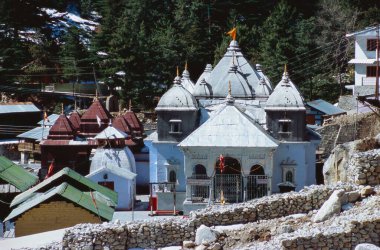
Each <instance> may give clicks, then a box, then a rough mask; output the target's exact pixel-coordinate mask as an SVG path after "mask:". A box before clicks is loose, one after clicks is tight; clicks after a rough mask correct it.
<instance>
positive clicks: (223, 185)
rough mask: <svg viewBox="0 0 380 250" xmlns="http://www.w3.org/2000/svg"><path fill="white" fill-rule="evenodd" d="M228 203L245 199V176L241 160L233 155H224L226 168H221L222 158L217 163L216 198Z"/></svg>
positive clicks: (215, 178) (215, 177)
mask: <svg viewBox="0 0 380 250" xmlns="http://www.w3.org/2000/svg"><path fill="white" fill-rule="evenodd" d="M222 191H223V197H224V201H225V202H228V203H235V202H242V201H243V178H242V171H241V165H240V162H239V161H238V160H237V159H235V158H232V157H224V169H223V171H221V169H220V159H218V160H217V161H216V163H215V176H214V200H215V201H216V202H218V201H219V202H221V201H222V200H221V193H222Z"/></svg>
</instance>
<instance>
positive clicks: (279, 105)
mask: <svg viewBox="0 0 380 250" xmlns="http://www.w3.org/2000/svg"><path fill="white" fill-rule="evenodd" d="M265 110H305V105H304V102H303V98H302V96H301V94H300V92H299V91H298V89H297V88H296V86H295V85H294V84H293V83H292V82H291V80H290V79H289V75H288V73H287V72H286V71H285V72H284V74H283V76H282V79H281V81H280V82H279V83H278V84H277V86H276V88H275V89H274V90H273V92H272V94H271V95H270V96H269V98H268V101H267V103H266V107H265Z"/></svg>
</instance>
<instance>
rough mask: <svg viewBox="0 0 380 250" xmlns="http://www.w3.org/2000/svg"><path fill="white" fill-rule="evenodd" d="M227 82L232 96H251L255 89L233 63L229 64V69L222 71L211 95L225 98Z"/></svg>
mask: <svg viewBox="0 0 380 250" xmlns="http://www.w3.org/2000/svg"><path fill="white" fill-rule="evenodd" d="M229 82H231V95H232V96H233V97H236V98H249V97H251V98H253V96H254V94H255V91H254V90H253V89H252V86H251V85H250V84H249V83H248V81H247V79H246V78H245V76H244V74H243V73H242V72H241V71H239V69H238V67H237V66H236V65H235V64H234V63H232V64H231V65H230V69H229V70H228V71H226V72H225V73H224V77H223V78H221V79H220V81H219V82H218V83H217V85H216V86H214V88H213V97H219V98H225V97H226V96H227V94H228V88H229V87H228V84H229Z"/></svg>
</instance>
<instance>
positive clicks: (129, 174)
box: [86, 165, 137, 180]
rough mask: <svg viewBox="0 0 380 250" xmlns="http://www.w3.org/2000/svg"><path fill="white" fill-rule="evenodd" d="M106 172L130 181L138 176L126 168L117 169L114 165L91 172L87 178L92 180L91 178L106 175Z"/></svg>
mask: <svg viewBox="0 0 380 250" xmlns="http://www.w3.org/2000/svg"><path fill="white" fill-rule="evenodd" d="M105 172H107V173H112V174H114V175H117V176H120V177H122V178H125V179H128V180H133V179H134V178H136V176H137V174H135V173H133V172H131V171H130V170H128V169H126V168H120V167H116V166H114V165H109V166H104V167H102V168H99V169H97V170H95V171H93V172H91V173H90V174H88V175H87V176H86V177H87V178H91V176H94V175H96V174H98V173H105Z"/></svg>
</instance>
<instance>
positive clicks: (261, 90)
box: [256, 78, 271, 96]
mask: <svg viewBox="0 0 380 250" xmlns="http://www.w3.org/2000/svg"><path fill="white" fill-rule="evenodd" d="M270 93H271V89H270V88H269V87H268V84H267V82H266V80H265V79H264V78H261V79H260V82H259V86H258V87H257V88H256V96H269V95H270Z"/></svg>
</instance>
